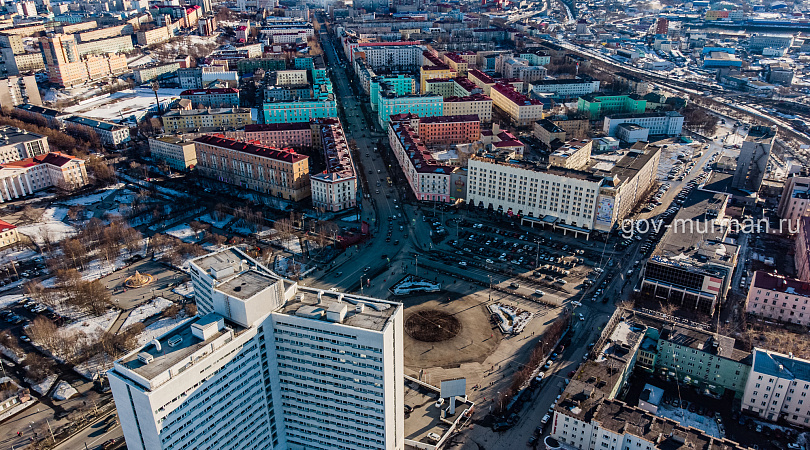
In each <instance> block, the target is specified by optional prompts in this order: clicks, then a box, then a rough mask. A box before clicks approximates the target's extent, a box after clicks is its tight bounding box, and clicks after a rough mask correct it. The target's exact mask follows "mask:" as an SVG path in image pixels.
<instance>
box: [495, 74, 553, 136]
mask: <svg viewBox="0 0 810 450" xmlns="http://www.w3.org/2000/svg"><path fill="white" fill-rule="evenodd" d="M490 95H491V96H492V103H493V104H494V105H495V106H496V107H498V108H500V109H501V110H502V111H503V112H504V113H506V114H507V115H508V116H509V117H510V118H511V119H512V123H514V124H515V125H517V126H526V125H531V124H532V123H534V122H535V121H537V120H540V119H542V118H543V103H541V102H540V101H539V100H531V99H529V98H528V97H526V96H525V95H523V94H521V93H520V92H518V91H516V90H515V89H514V88H513V87H512V86H510V85H507V84H503V83H498V84H496V85H495V86H492V89H491V90H490Z"/></svg>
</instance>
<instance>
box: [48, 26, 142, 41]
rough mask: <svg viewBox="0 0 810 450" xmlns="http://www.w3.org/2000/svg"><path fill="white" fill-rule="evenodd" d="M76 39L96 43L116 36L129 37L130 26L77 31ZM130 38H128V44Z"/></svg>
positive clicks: (131, 31)
mask: <svg viewBox="0 0 810 450" xmlns="http://www.w3.org/2000/svg"><path fill="white" fill-rule="evenodd" d="M93 28H95V27H93ZM77 31H78V32H75V31H72V32H75V33H76V39H77V40H78V41H79V42H90V41H98V40H101V39H107V38H113V37H118V36H129V35H131V34H132V33H133V27H132V24H129V23H127V24H122V25H112V26H109V27H104V28H96V29H88V30H77ZM69 32H71V31H64V30H63V31H62V33H69ZM131 41H132V38H130V42H131Z"/></svg>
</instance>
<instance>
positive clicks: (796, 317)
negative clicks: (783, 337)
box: [745, 270, 810, 326]
mask: <svg viewBox="0 0 810 450" xmlns="http://www.w3.org/2000/svg"><path fill="white" fill-rule="evenodd" d="M808 300H810V282H808V281H802V280H797V279H795V278H788V277H786V276H784V275H777V274H772V273H768V272H762V271H759V270H758V271H756V272H755V273H754V279H753V280H751V287H750V288H749V289H748V299H747V300H746V303H745V312H747V313H748V314H753V315H755V316H759V317H763V318H766V319H773V320H778V321H780V322H785V323H797V324H800V325H802V326H808V325H810V310H805V308H806V306H807V302H808Z"/></svg>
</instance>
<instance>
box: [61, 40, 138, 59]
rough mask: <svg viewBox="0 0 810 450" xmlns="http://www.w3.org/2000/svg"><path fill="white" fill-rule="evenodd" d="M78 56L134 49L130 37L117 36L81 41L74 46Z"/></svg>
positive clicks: (123, 51) (124, 51)
mask: <svg viewBox="0 0 810 450" xmlns="http://www.w3.org/2000/svg"><path fill="white" fill-rule="evenodd" d="M76 47H77V48H78V50H79V56H84V55H106V54H108V53H126V52H129V51H131V50H132V49H134V48H135V47H134V46H133V45H132V37H130V36H118V37H112V38H107V39H99V40H97V41H87V42H84V41H83V42H81V43H79V44H77V46H76Z"/></svg>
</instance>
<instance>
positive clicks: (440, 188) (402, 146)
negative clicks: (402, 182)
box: [388, 119, 455, 203]
mask: <svg viewBox="0 0 810 450" xmlns="http://www.w3.org/2000/svg"><path fill="white" fill-rule="evenodd" d="M388 142H389V144H390V145H391V150H392V151H393V152H394V156H396V158H397V161H398V162H399V167H400V169H402V173H403V174H404V175H405V178H406V180H407V181H408V186H410V188H411V191H413V193H414V195H415V196H416V199H417V200H421V201H430V202H442V203H450V202H451V201H454V200H455V199H454V198H451V192H453V189H452V187H451V183H450V179H451V175H452V173H453V171H454V170H455V167H453V166H450V165H447V164H443V163H441V162H439V161H438V160H436V159H435V158H434V157H433V155H432V154H431V152H430V151H429V150H428V148H427V146H425V144H424V142H423V141H422V139H421V138H420V137H419V135H418V134H417V132H416V129H414V128H413V127H411V124H410V120H407V119H406V120H403V121H395V120H392V121H391V122H389V124H388Z"/></svg>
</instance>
